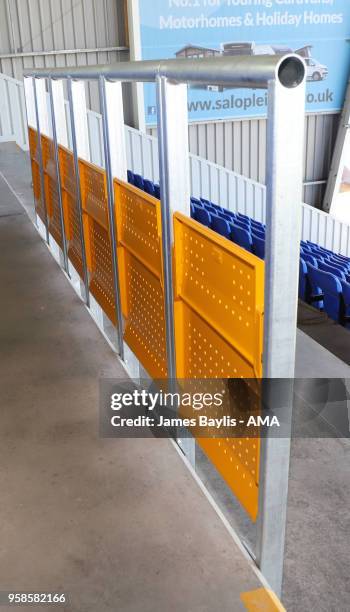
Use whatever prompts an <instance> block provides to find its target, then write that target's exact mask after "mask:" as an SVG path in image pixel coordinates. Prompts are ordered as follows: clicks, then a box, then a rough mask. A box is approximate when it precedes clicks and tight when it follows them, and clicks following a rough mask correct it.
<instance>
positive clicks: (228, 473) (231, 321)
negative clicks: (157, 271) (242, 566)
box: [174, 213, 264, 520]
mask: <svg viewBox="0 0 350 612" xmlns="http://www.w3.org/2000/svg"><path fill="white" fill-rule="evenodd" d="M174 243H175V257H174V270H175V274H174V276H175V279H176V281H175V338H176V356H177V376H178V377H179V378H180V379H196V378H198V379H203V378H218V379H225V378H245V379H254V378H256V379H258V380H259V379H261V378H262V353H263V310H264V262H263V261H262V260H260V259H258V258H257V257H255V256H254V255H252V254H251V253H248V252H247V251H245V250H243V249H242V248H240V247H238V246H237V245H235V244H233V243H231V242H229V241H228V240H226V239H225V238H222V237H221V236H219V235H217V234H215V233H214V232H213V231H211V230H210V229H207V228H205V227H203V226H201V225H200V224H198V223H197V222H196V221H193V220H192V219H189V218H188V217H185V216H184V215H181V214H179V213H176V214H175V216H174ZM197 441H198V443H199V444H200V446H201V448H202V449H203V451H204V452H205V454H206V455H207V457H208V458H209V459H210V460H211V461H212V463H213V464H214V465H215V467H216V468H217V470H218V471H219V473H220V474H221V475H222V476H223V478H224V479H225V481H226V483H227V484H228V485H229V487H230V488H231V490H232V491H233V493H234V494H235V495H236V497H237V498H238V499H239V500H240V502H241V504H242V505H243V507H244V508H245V509H246V510H247V512H248V513H249V515H250V516H251V518H252V519H253V520H256V518H257V515H258V501H259V500H258V495H259V488H258V485H259V471H258V465H259V452H260V444H259V439H254V438H246V439H241V438H237V439H227V438H218V439H214V438H200V434H199V437H197Z"/></svg>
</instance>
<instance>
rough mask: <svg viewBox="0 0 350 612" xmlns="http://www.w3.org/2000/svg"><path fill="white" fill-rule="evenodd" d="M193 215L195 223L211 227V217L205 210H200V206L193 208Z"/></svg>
mask: <svg viewBox="0 0 350 612" xmlns="http://www.w3.org/2000/svg"><path fill="white" fill-rule="evenodd" d="M194 211H195V212H194V215H195V217H194V218H195V219H196V221H198V222H199V223H201V224H202V225H206V226H207V227H210V226H211V216H210V214H209V213H208V211H207V210H205V208H201V207H200V206H195V207H194Z"/></svg>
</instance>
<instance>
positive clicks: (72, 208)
mask: <svg viewBox="0 0 350 612" xmlns="http://www.w3.org/2000/svg"><path fill="white" fill-rule="evenodd" d="M59 162H60V177H61V188H62V203H63V210H64V220H65V231H66V239H67V241H68V257H69V259H70V261H71V263H72V264H73V266H74V268H75V269H76V271H77V272H78V274H79V276H80V277H81V278H82V279H83V278H84V270H83V259H82V246H81V239H80V226H79V213H78V204H77V197H76V186H75V170H74V159H73V153H72V152H71V151H69V150H68V149H65V148H64V147H62V146H60V147H59Z"/></svg>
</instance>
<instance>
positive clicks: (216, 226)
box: [211, 215, 231, 238]
mask: <svg viewBox="0 0 350 612" xmlns="http://www.w3.org/2000/svg"><path fill="white" fill-rule="evenodd" d="M211 229H213V230H214V232H217V233H218V234H221V236H225V238H230V237H231V226H230V223H228V221H226V220H225V219H222V218H221V217H219V216H218V215H211Z"/></svg>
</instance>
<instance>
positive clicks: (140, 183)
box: [134, 174, 145, 191]
mask: <svg viewBox="0 0 350 612" xmlns="http://www.w3.org/2000/svg"><path fill="white" fill-rule="evenodd" d="M134 185H135V187H138V188H139V189H142V191H144V189H145V184H144V180H143V178H142V176H141V174H134Z"/></svg>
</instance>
